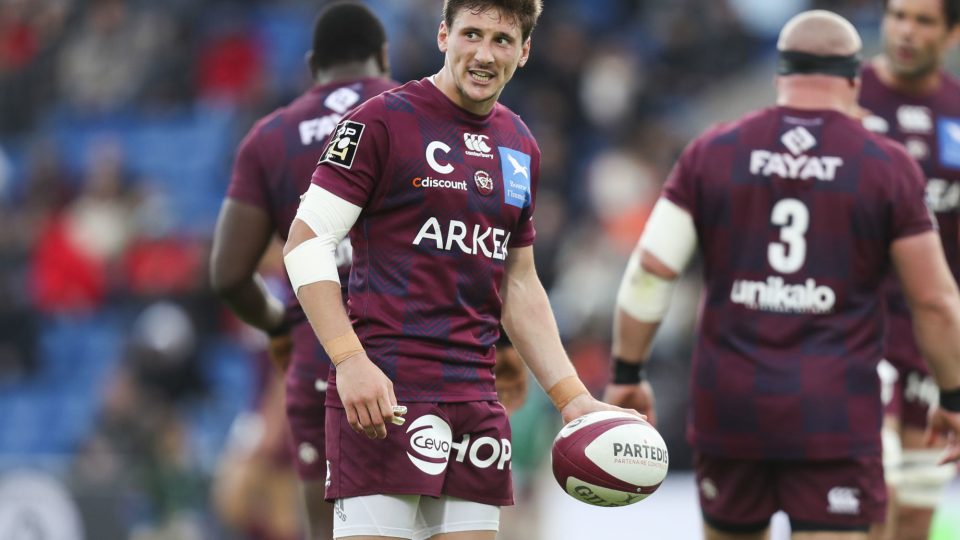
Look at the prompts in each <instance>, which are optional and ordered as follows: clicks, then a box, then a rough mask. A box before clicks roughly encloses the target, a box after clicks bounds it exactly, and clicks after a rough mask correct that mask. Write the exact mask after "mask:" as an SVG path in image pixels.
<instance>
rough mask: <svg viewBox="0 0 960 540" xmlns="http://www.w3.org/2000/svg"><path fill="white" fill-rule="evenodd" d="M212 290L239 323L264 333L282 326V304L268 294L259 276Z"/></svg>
mask: <svg viewBox="0 0 960 540" xmlns="http://www.w3.org/2000/svg"><path fill="white" fill-rule="evenodd" d="M214 289H215V290H216V292H217V294H218V295H219V296H220V298H221V299H222V300H223V302H224V303H225V304H226V305H227V306H228V307H229V308H230V309H231V310H232V311H233V312H234V313H235V314H236V315H237V317H239V318H240V320H241V321H243V322H245V323H247V324H249V325H251V326H253V327H256V328H259V329H260V330H263V331H265V332H271V331H273V330H275V329H277V328H279V327H280V326H281V325H282V323H283V315H284V306H283V302H281V301H280V299H278V298H277V297H275V296H273V295H272V294H270V291H268V290H267V287H266V285H264V283H263V279H262V278H261V277H260V275H259V274H253V275H251V276H250V277H248V278H246V279H243V280H241V281H239V282H238V283H236V284H233V285H231V286H230V287H217V286H216V285H215V286H214Z"/></svg>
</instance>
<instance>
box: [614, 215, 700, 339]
mask: <svg viewBox="0 0 960 540" xmlns="http://www.w3.org/2000/svg"><path fill="white" fill-rule="evenodd" d="M696 247H697V231H696V229H695V228H694V226H693V218H691V217H690V214H689V213H688V212H687V211H686V210H684V209H683V208H680V207H679V206H677V205H676V204H675V203H673V202H672V201H670V200H669V199H667V198H665V197H660V199H659V200H658V201H657V204H656V205H655V206H654V207H653V212H651V213H650V218H649V219H648V220H647V225H646V227H644V229H643V235H642V236H641V237H640V241H639V242H638V243H637V247H636V249H634V250H633V254H632V255H631V256H630V261H629V263H628V264H627V270H626V273H624V275H623V280H622V281H621V282H620V290H619V291H618V292H617V306H618V307H619V308H620V309H622V310H623V311H624V312H625V313H626V314H627V315H629V316H631V317H633V318H634V319H636V320H638V321H642V322H658V321H660V320H662V319H663V316H664V315H665V314H666V312H667V307H668V306H669V305H670V295H671V294H672V293H673V287H674V283H675V280H674V279H664V278H661V277H659V276H657V275H655V274H652V273H650V272H648V271H646V270H645V269H644V268H643V265H642V264H641V256H642V254H643V252H644V251H646V252H649V253H650V254H651V255H653V256H655V257H656V258H657V259H659V260H660V262H662V263H663V264H664V265H665V266H666V267H667V268H669V269H670V270H672V271H673V272H674V273H676V274H680V273H681V272H683V269H684V268H686V266H687V264H688V263H689V262H690V258H691V257H693V252H694V250H695V249H696Z"/></svg>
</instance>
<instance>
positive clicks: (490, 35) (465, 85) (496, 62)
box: [437, 8, 530, 114]
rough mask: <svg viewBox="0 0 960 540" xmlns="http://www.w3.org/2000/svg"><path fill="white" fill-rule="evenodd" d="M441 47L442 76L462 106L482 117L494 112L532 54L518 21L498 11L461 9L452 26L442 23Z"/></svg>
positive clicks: (439, 42)
mask: <svg viewBox="0 0 960 540" xmlns="http://www.w3.org/2000/svg"><path fill="white" fill-rule="evenodd" d="M437 44H438V45H439V47H440V51H441V52H443V53H444V54H445V55H446V57H445V60H444V68H443V69H444V72H445V73H443V74H442V75H443V77H444V78H445V79H448V80H449V82H450V83H452V85H453V88H451V89H452V90H453V89H455V90H454V92H455V94H456V98H457V101H458V102H459V105H460V106H461V107H463V108H465V109H467V110H468V111H471V112H474V113H478V114H485V113H487V112H489V111H490V110H491V109H493V106H494V104H496V101H497V98H498V97H500V92H502V91H503V87H504V86H506V84H507V81H509V80H510V78H511V77H513V73H514V71H516V69H517V67H518V66H523V65H524V64H525V63H526V62H527V58H528V56H529V54H530V39H529V38H527V39H526V40H523V37H522V33H521V30H520V26H519V25H518V24H517V21H516V19H515V18H514V17H511V16H509V15H506V14H503V13H502V12H501V11H500V10H499V9H497V8H490V9H487V10H484V11H471V10H468V9H461V10H460V11H459V12H458V13H457V14H456V15H454V17H453V26H452V27H450V28H447V26H446V23H444V22H441V23H440V32H439V34H438V35H437Z"/></svg>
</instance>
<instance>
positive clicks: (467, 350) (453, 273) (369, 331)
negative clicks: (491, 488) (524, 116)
mask: <svg viewBox="0 0 960 540" xmlns="http://www.w3.org/2000/svg"><path fill="white" fill-rule="evenodd" d="M539 164H540V151H539V149H538V148H537V145H536V142H535V141H534V139H533V137H532V136H531V134H530V132H529V130H528V129H527V127H526V126H525V125H524V124H523V122H522V121H520V119H519V117H517V116H516V115H515V114H513V113H512V112H510V111H509V110H508V109H506V108H505V107H503V106H502V105H499V104H498V105H497V106H496V107H495V108H494V109H493V111H492V112H491V113H489V114H487V115H484V116H478V115H473V114H470V113H468V112H466V111H464V110H463V109H461V108H459V107H457V106H456V105H455V104H454V103H453V102H451V101H450V100H449V99H447V98H446V96H444V95H443V93H442V92H440V90H438V89H437V88H436V87H435V86H434V85H433V83H432V82H430V81H429V80H427V79H424V80H420V81H413V82H410V83H408V84H406V85H404V86H402V87H400V88H398V89H396V90H394V91H390V92H385V93H384V94H381V95H380V96H378V97H376V98H374V99H372V100H370V101H368V102H367V103H365V104H364V105H362V106H361V107H359V108H358V109H357V110H356V111H354V112H353V113H351V114H350V115H348V116H347V117H345V119H344V120H343V121H342V122H341V123H340V124H339V125H338V126H337V128H336V130H335V131H334V133H333V134H332V135H331V138H330V141H329V143H328V146H327V149H326V151H325V153H324V157H323V158H322V159H321V162H320V164H319V166H318V167H317V170H316V172H315V173H314V176H313V183H314V184H317V185H318V186H320V187H322V188H324V189H326V190H327V191H329V192H331V193H333V194H334V195H336V196H338V197H341V198H343V199H344V200H347V201H349V202H351V203H353V204H356V205H358V206H360V207H362V208H363V212H362V213H361V215H360V218H359V219H358V221H357V223H356V225H355V226H354V227H353V229H352V230H351V232H350V240H351V243H352V244H353V256H354V260H353V262H354V264H353V268H352V270H351V275H350V283H349V301H348V309H349V314H350V317H351V321H352V323H353V325H354V328H355V330H356V332H357V335H358V336H359V337H360V339H361V341H362V342H363V345H364V348H365V349H366V351H367V354H368V355H369V356H370V358H371V359H372V360H373V361H374V362H375V363H376V364H377V365H378V366H379V367H380V368H381V369H383V370H384V372H385V373H386V374H387V375H388V376H389V377H390V378H391V379H392V380H393V382H394V388H395V392H396V395H397V398H398V399H399V400H401V401H404V400H405V401H446V402H455V401H476V400H488V399H489V400H492V399H496V392H495V390H494V385H493V373H492V368H493V365H494V343H495V342H496V340H497V337H498V335H499V334H498V323H499V320H500V312H501V305H502V302H501V297H500V284H501V281H502V280H503V275H504V268H505V261H506V259H507V256H508V254H509V250H510V249H511V248H516V247H524V246H529V245H531V244H532V243H533V239H534V228H533V222H532V214H533V207H534V200H535V199H534V196H535V193H536V184H537V172H538V170H539ZM331 383H332V384H335V376H334V375H331ZM327 396H328V402H329V403H330V404H332V405H336V404H337V399H338V398H337V394H336V392H329V393H328V394H327Z"/></svg>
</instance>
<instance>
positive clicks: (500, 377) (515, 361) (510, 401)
mask: <svg viewBox="0 0 960 540" xmlns="http://www.w3.org/2000/svg"><path fill="white" fill-rule="evenodd" d="M493 374H494V377H495V378H496V379H495V384H496V386H497V398H498V399H499V400H500V403H501V404H503V408H504V409H506V410H507V414H513V413H514V412H515V411H516V410H517V409H519V408H520V407H522V406H523V402H524V401H526V399H527V368H526V366H524V364H523V360H522V359H521V358H520V354H519V353H518V352H517V350H516V349H515V348H513V347H512V346H510V345H506V346H501V347H497V364H496V365H495V366H494V367H493Z"/></svg>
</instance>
